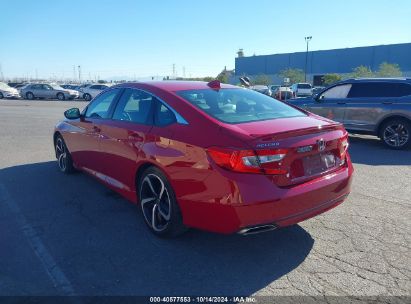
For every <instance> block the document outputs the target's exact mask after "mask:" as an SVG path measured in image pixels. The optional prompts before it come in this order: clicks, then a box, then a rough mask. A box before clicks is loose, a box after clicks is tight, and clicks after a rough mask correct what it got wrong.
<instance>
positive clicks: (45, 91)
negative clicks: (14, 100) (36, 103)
mask: <svg viewBox="0 0 411 304" xmlns="http://www.w3.org/2000/svg"><path fill="white" fill-rule="evenodd" d="M20 95H21V97H23V98H27V99H30V100H32V99H35V98H46V99H56V98H57V99H58V100H66V99H74V98H78V96H79V93H78V92H77V91H75V90H69V89H63V88H62V87H60V86H58V85H53V84H44V83H32V84H28V85H26V86H25V87H23V88H21V90H20Z"/></svg>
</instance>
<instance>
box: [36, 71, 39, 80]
mask: <svg viewBox="0 0 411 304" xmlns="http://www.w3.org/2000/svg"><path fill="white" fill-rule="evenodd" d="M36 80H39V73H38V71H37V69H36Z"/></svg>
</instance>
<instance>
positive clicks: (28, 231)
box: [0, 100, 411, 296]
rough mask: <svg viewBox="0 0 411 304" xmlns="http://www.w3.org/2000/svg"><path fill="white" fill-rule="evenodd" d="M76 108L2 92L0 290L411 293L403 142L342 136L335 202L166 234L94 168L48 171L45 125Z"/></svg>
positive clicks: (410, 187) (409, 199) (408, 181)
mask: <svg viewBox="0 0 411 304" xmlns="http://www.w3.org/2000/svg"><path fill="white" fill-rule="evenodd" d="M85 105H86V103H84V102H80V101H71V102H59V101H44V100H40V101H23V100H0V246H1V247H0V248H1V250H0V295H167V296H172V295H177V296H181V295H238V294H241V295H311V296H315V295H328V296H332V295H355V296H365V295H368V296H375V295H408V296H409V295H410V293H411V280H410V277H411V250H410V248H411V221H410V219H411V151H410V150H407V151H393V150H389V149H387V148H385V147H384V146H383V145H382V144H381V143H380V142H379V140H378V139H377V138H374V137H371V136H357V135H355V136H351V137H350V154H351V156H352V160H353V162H354V167H355V177H354V182H353V187H352V193H351V195H350V196H349V198H348V200H347V201H346V202H345V203H344V204H342V205H340V206H338V207H337V208H335V209H333V210H331V211H328V212H326V213H324V214H322V215H320V216H318V217H315V218H313V219H310V220H307V221H305V222H302V223H301V224H299V225H296V226H293V227H289V228H284V229H279V230H275V231H272V232H268V233H263V234H259V235H250V236H239V235H228V236H227V235H218V234H213V233H207V232H202V231H198V230H190V231H189V232H188V233H186V234H185V235H183V236H182V237H180V238H176V239H171V240H164V239H159V238H156V237H155V236H154V235H153V234H151V233H150V232H149V231H148V230H147V228H146V227H145V224H144V222H143V218H142V215H141V214H140V210H139V208H137V207H136V206H135V205H133V204H131V203H129V202H128V201H126V200H125V199H123V198H121V197H120V196H118V195H117V194H115V193H114V192H112V191H110V190H108V189H107V188H106V187H104V186H103V185H101V184H100V183H99V182H98V181H96V180H94V179H93V178H92V177H90V176H88V175H86V174H82V173H76V174H73V175H64V174H61V173H60V172H59V171H58V169H57V164H56V162H55V159H54V154H53V145H52V131H53V126H54V125H55V124H56V122H57V121H58V120H59V119H62V118H63V111H64V110H65V109H68V108H70V107H73V106H75V107H80V108H82V107H84V106H85Z"/></svg>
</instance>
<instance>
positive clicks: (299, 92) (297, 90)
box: [290, 83, 313, 98]
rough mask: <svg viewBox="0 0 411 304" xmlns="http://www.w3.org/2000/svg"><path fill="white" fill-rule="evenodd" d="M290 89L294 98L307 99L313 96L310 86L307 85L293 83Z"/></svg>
mask: <svg viewBox="0 0 411 304" xmlns="http://www.w3.org/2000/svg"><path fill="white" fill-rule="evenodd" d="M290 89H291V91H292V92H293V96H294V97H295V98H297V97H308V96H311V95H312V94H313V93H312V87H311V84H309V83H295V84H293V85H292V86H291V87H290Z"/></svg>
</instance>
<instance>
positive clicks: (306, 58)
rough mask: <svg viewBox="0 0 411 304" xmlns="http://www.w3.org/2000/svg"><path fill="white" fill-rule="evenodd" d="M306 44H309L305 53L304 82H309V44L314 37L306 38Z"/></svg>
mask: <svg viewBox="0 0 411 304" xmlns="http://www.w3.org/2000/svg"><path fill="white" fill-rule="evenodd" d="M304 39H305V43H307V51H306V52H305V69H304V82H307V62H308V43H309V42H310V41H311V39H313V37H312V36H307V37H304Z"/></svg>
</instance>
